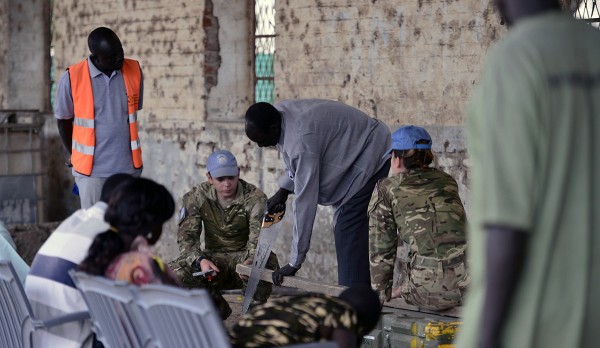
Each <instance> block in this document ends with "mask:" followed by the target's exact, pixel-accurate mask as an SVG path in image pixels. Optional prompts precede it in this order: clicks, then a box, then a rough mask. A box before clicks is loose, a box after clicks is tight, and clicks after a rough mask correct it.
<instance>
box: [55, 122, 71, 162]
mask: <svg viewBox="0 0 600 348" xmlns="http://www.w3.org/2000/svg"><path fill="white" fill-rule="evenodd" d="M56 124H57V126H58V133H59V134H60V139H61V140H62V142H63V145H64V146H65V149H67V151H69V153H71V148H72V147H73V119H72V118H71V119H68V120H56Z"/></svg>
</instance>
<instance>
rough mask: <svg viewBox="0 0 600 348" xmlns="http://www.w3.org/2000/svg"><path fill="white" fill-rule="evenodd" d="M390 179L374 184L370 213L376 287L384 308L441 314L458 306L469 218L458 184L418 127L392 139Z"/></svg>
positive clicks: (465, 277)
mask: <svg viewBox="0 0 600 348" xmlns="http://www.w3.org/2000/svg"><path fill="white" fill-rule="evenodd" d="M390 151H391V152H392V159H391V161H392V163H391V169H392V173H393V176H391V177H389V178H386V179H383V180H381V181H379V182H378V183H377V187H376V189H375V191H374V192H373V197H372V199H371V203H370V207H369V261H370V265H371V285H372V286H373V288H374V289H375V290H376V291H377V292H378V293H379V299H380V301H381V302H382V303H383V302H384V301H389V300H390V298H396V297H402V298H403V299H404V300H405V301H406V302H408V303H409V304H412V305H415V306H418V307H421V308H426V309H430V310H444V309H448V308H451V307H455V306H458V305H460V304H461V301H462V297H463V292H464V289H465V287H466V285H467V283H468V278H469V275H468V272H467V269H466V267H465V247H466V240H465V232H466V225H467V217H466V214H465V210H464V207H463V205H462V202H461V200H460V197H459V195H458V186H457V184H456V181H455V180H454V179H453V178H452V177H451V176H450V175H448V174H446V173H444V172H443V171H441V170H438V169H435V168H430V167H429V165H430V164H431V162H432V161H433V154H432V153H431V137H430V136H429V134H428V133H427V131H426V130H425V129H423V128H420V127H415V126H405V127H401V128H399V129H398V130H397V131H396V132H394V133H393V134H392V148H391V149H390Z"/></svg>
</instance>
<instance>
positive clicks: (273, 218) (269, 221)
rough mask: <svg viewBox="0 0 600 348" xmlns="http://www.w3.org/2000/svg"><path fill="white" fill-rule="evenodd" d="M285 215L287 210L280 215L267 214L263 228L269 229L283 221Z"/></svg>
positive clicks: (279, 213)
mask: <svg viewBox="0 0 600 348" xmlns="http://www.w3.org/2000/svg"><path fill="white" fill-rule="evenodd" d="M284 215H285V208H284V209H283V210H282V211H280V212H278V213H271V214H269V213H265V217H264V218H263V222H262V228H269V227H271V225H274V224H276V223H278V222H279V221H281V219H283V216H284Z"/></svg>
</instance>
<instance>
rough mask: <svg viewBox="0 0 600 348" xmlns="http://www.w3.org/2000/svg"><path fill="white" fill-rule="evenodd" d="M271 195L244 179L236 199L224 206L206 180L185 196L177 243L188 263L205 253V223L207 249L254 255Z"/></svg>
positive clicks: (239, 183)
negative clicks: (202, 239) (202, 248)
mask: <svg viewBox="0 0 600 348" xmlns="http://www.w3.org/2000/svg"><path fill="white" fill-rule="evenodd" d="M266 200H267V196H266V195H265V194H264V193H263V192H262V191H261V190H259V189H258V188H257V187H256V186H254V185H252V184H249V183H247V182H246V181H244V180H242V179H240V180H239V182H238V187H237V194H236V197H235V199H234V200H233V201H232V202H231V203H229V205H228V206H227V207H226V208H222V207H221V205H220V204H219V201H218V199H217V192H216V190H215V189H214V188H213V187H212V185H210V183H209V182H204V183H202V184H200V185H198V186H196V187H194V188H193V189H192V190H191V191H189V192H188V193H186V194H185V195H184V196H183V207H182V208H181V217H180V221H179V231H178V232H177V244H178V245H179V251H180V253H181V255H182V256H183V255H185V260H186V263H187V265H188V266H191V265H192V263H193V262H194V260H196V259H197V258H198V257H199V256H201V255H203V254H202V250H201V247H200V244H201V241H200V236H201V234H202V226H203V225H204V232H205V235H204V239H205V248H206V249H207V250H211V251H215V252H234V251H243V250H246V251H247V252H248V256H250V255H254V250H255V249H256V243H257V241H258V234H259V232H260V226H261V219H262V216H263V213H264V209H265V203H266Z"/></svg>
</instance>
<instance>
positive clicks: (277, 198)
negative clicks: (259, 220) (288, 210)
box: [267, 188, 291, 214]
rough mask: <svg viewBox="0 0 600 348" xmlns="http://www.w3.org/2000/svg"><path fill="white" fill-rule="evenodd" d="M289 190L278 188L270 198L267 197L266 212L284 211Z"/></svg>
mask: <svg viewBox="0 0 600 348" xmlns="http://www.w3.org/2000/svg"><path fill="white" fill-rule="evenodd" d="M290 193H291V192H290V191H288V190H286V189H284V188H280V189H279V190H278V191H277V192H276V193H275V194H274V195H273V196H272V197H271V198H269V199H267V214H276V213H279V212H282V211H285V201H287V198H288V196H289V194H290Z"/></svg>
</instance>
